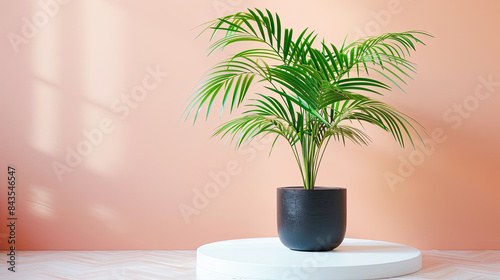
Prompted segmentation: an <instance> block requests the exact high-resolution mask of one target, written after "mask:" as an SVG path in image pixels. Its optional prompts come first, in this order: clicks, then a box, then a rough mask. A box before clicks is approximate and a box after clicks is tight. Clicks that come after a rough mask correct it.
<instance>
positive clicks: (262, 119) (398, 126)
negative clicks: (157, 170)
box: [184, 9, 430, 251]
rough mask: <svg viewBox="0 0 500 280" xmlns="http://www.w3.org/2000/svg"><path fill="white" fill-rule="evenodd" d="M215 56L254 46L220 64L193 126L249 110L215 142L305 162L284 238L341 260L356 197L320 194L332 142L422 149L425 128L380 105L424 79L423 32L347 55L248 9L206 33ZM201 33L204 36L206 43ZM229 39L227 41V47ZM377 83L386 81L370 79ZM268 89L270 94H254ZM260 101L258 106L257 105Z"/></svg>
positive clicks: (282, 223) (334, 191)
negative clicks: (337, 251) (283, 151)
mask: <svg viewBox="0 0 500 280" xmlns="http://www.w3.org/2000/svg"><path fill="white" fill-rule="evenodd" d="M205 32H210V33H211V38H210V40H211V41H212V43H211V45H210V47H209V54H212V53H214V52H216V51H219V50H223V49H224V48H226V47H227V46H229V45H233V44H240V43H249V42H251V43H252V44H247V45H245V46H252V47H251V48H247V49H244V50H243V51H239V52H237V53H236V54H234V55H231V56H230V57H229V58H228V59H226V60H224V61H222V62H220V63H218V64H216V65H215V66H214V67H213V68H212V69H211V70H210V71H209V72H208V73H207V74H206V75H205V76H204V77H203V78H202V79H201V81H200V83H199V84H198V85H197V87H196V88H195V90H194V93H193V94H192V95H191V97H190V98H189V100H188V105H187V107H186V110H185V111H184V115H185V118H186V119H187V118H188V117H189V116H193V119H194V122H196V120H197V118H198V117H199V115H200V114H201V112H202V109H206V113H203V115H205V114H206V117H208V115H209V113H210V112H211V111H212V109H213V108H214V107H213V105H214V103H216V102H217V104H218V106H220V113H221V114H222V112H223V111H224V110H229V111H230V112H232V111H233V110H234V109H235V108H238V107H240V106H245V108H246V110H245V111H244V112H243V113H242V114H241V115H239V116H238V117H236V118H234V119H231V120H229V121H228V122H226V123H224V124H222V125H221V126H219V127H218V128H217V129H216V131H215V133H214V136H220V137H221V138H230V139H231V140H232V141H233V142H234V143H235V145H236V147H240V146H241V145H242V144H244V143H246V142H249V141H251V140H252V139H253V138H255V137H258V136H263V135H273V137H274V142H273V144H272V147H271V149H272V148H273V147H274V144H275V143H276V140H277V139H278V138H280V137H281V138H283V139H285V141H286V142H288V144H289V145H290V147H291V150H292V152H293V155H294V156H295V159H296V161H297V164H298V167H299V170H300V174H301V175H302V186H299V187H282V188H278V192H277V194H278V199H277V201H278V205H277V206H278V207H277V208H278V235H279V237H280V240H281V241H282V243H283V244H284V245H285V246H287V247H289V248H291V249H293V250H305V251H321V250H332V249H334V248H335V247H337V246H339V245H340V244H341V242H342V240H343V239H344V235H345V230H346V189H344V188H326V187H318V186H316V185H315V183H316V178H317V174H318V171H319V167H320V163H321V160H322V158H323V155H324V154H325V150H326V147H327V146H328V143H329V141H330V140H332V139H333V140H336V141H341V142H343V143H344V144H345V143H346V141H352V142H354V143H356V144H360V145H367V144H369V142H370V137H369V136H368V135H367V134H366V133H365V132H364V131H363V124H372V125H375V126H377V127H379V128H381V129H383V130H385V131H387V132H389V133H391V134H392V136H393V137H394V139H395V140H396V141H397V142H398V143H399V144H400V145H401V146H402V147H404V146H405V143H406V142H405V141H408V140H409V141H410V142H411V143H412V145H413V140H412V135H413V136H415V135H418V131H417V130H416V129H415V125H414V124H415V123H416V122H415V121H413V120H412V119H411V118H410V117H408V116H406V115H404V114H403V113H401V112H399V111H397V110H396V109H394V108H392V107H391V106H389V105H387V104H385V103H383V102H381V101H378V100H376V99H374V98H373V96H376V95H382V94H383V92H384V91H388V90H391V86H390V85H395V86H396V87H398V88H400V89H401V87H400V84H402V83H403V84H404V83H405V82H404V78H407V77H410V74H411V73H414V72H415V66H414V64H412V63H411V62H410V61H408V60H407V59H406V56H408V55H409V54H410V52H411V51H414V50H415V47H416V45H418V44H424V43H423V42H422V41H421V40H420V39H419V38H418V37H420V36H430V35H429V34H428V33H426V32H422V31H408V32H401V33H387V34H383V35H381V36H376V37H368V38H363V39H359V40H357V41H355V42H353V43H350V44H346V43H345V42H344V44H342V45H341V46H340V47H337V46H335V45H334V44H328V43H326V42H324V40H323V41H319V40H317V34H316V33H315V32H314V31H309V30H308V29H307V28H306V29H304V30H302V31H301V32H295V31H294V30H293V29H288V28H284V27H283V26H282V24H281V19H280V17H279V16H278V14H272V13H271V12H270V11H268V10H266V11H261V10H259V9H248V11H247V12H239V13H236V14H233V15H229V16H225V17H221V18H217V19H215V20H213V21H210V22H208V23H206V26H205V28H204V29H203V31H202V32H201V33H205ZM201 33H200V34H201ZM218 36H219V37H218ZM372 74H376V78H372V77H370V75H372ZM256 83H260V84H263V86H264V87H263V88H262V89H263V92H252V91H251V88H252V87H251V85H252V84H256ZM250 96H251V97H250Z"/></svg>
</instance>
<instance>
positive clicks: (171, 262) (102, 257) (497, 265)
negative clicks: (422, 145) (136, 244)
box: [0, 251, 500, 280]
mask: <svg viewBox="0 0 500 280" xmlns="http://www.w3.org/2000/svg"><path fill="white" fill-rule="evenodd" d="M5 253H6V252H2V253H1V256H2V257H0V259H1V262H0V279H4V280H8V279H22V280H25V279H26V280H29V279H78V280H79V279H106V280H109V279H116V280H125V279H177V280H194V279H196V251H85V252H84V251H41V252H33V251H20V252H17V260H16V267H15V270H16V272H10V271H8V270H7V268H8V264H7V263H6V260H7V257H6V255H5ZM422 253H423V268H422V270H420V271H419V272H417V273H413V274H410V275H406V276H403V277H397V278H392V279H408V280H410V279H411V280H417V279H449V280H469V279H475V280H476V279H477V280H482V279H491V280H500V251H423V252H422ZM201 279H203V280H205V279H206V280H230V279H231V280H233V279H236V278H232V277H223V276H220V275H213V274H206V275H203V277H202V278H201ZM239 279H240V280H244V279H241V278H239ZM198 280H200V278H199V279H198Z"/></svg>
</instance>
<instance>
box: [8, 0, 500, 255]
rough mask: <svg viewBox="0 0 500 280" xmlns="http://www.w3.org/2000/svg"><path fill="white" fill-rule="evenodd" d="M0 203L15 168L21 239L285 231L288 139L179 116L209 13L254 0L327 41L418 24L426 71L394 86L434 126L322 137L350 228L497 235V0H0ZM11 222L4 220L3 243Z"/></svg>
mask: <svg viewBox="0 0 500 280" xmlns="http://www.w3.org/2000/svg"><path fill="white" fill-rule="evenodd" d="M0 5H1V7H2V8H1V9H0V35H1V36H2V38H3V39H2V40H0V61H1V62H2V66H1V67H0V77H1V80H2V82H1V83H0V120H1V121H0V131H1V135H2V136H1V138H0V139H1V141H0V170H3V171H2V173H1V175H0V181H1V184H0V186H1V190H0V220H1V223H2V224H4V223H5V222H6V219H7V217H8V210H7V208H8V204H7V196H8V195H7V177H8V174H7V166H9V165H13V166H15V168H16V175H17V185H16V213H15V214H16V216H17V217H18V220H17V228H16V240H17V249H19V250H122V249H163V250H168V249H195V248H196V247H198V246H200V245H202V244H205V243H208V242H213V241H218V240H225V239H234V238H248V237H265V236H276V226H275V219H276V217H275V196H276V188H277V187H280V186H288V185H296V184H298V182H300V177H299V173H298V169H297V167H296V166H295V162H294V159H293V156H292V154H291V152H290V151H289V148H288V147H286V146H285V145H281V146H280V145H278V146H277V148H276V149H275V150H274V152H273V154H272V155H271V157H270V158H268V151H269V147H270V143H269V141H267V140H266V139H263V140H261V141H255V142H253V143H252V144H250V145H248V146H245V147H243V148H242V149H241V150H240V151H234V149H233V147H232V146H230V145H225V146H224V145H223V142H221V141H219V140H218V139H211V138H210V135H211V133H212V131H213V129H214V128H215V127H216V126H217V125H218V124H220V123H221V122H222V121H223V120H225V119H227V118H228V116H223V117H222V119H218V118H216V117H211V118H209V120H208V121H207V122H206V123H204V122H199V123H197V124H196V125H195V126H194V127H193V126H192V125H191V124H190V123H183V122H182V121H179V116H180V115H181V113H182V109H183V108H184V101H185V100H186V99H187V98H188V96H189V94H190V92H191V90H192V89H193V87H194V86H195V85H196V84H197V82H198V79H199V78H200V77H201V76H202V74H203V73H204V72H205V71H206V70H208V69H209V67H211V66H212V65H213V64H214V63H215V62H218V61H220V58H222V57H224V56H225V55H226V54H224V53H219V54H216V55H214V56H213V57H209V58H207V57H206V51H205V50H206V47H207V46H208V43H207V39H208V38H207V37H201V38H199V39H196V40H195V37H196V35H197V34H198V33H197V30H193V28H194V27H195V26H197V25H198V24H200V23H203V22H206V21H208V20H211V19H213V18H215V17H217V16H222V15H227V14H229V13H232V12H236V11H238V10H244V9H246V7H263V8H268V9H270V10H271V11H275V12H278V13H279V14H280V16H281V20H282V22H283V23H284V24H285V25H286V26H291V27H294V28H297V29H301V28H303V27H306V26H309V27H310V28H312V29H314V30H316V31H317V32H318V33H319V34H320V36H324V37H325V39H326V40H327V41H332V42H336V43H339V44H340V43H341V42H342V41H343V39H344V36H345V34H349V37H348V38H347V40H348V41H350V40H352V39H357V38H360V37H363V36H365V35H376V34H380V33H383V32H391V31H404V30H415V29H418V30H426V31H428V32H430V33H432V34H433V35H434V36H435V39H432V40H427V42H428V44H427V46H426V47H420V48H419V49H418V51H417V52H416V53H415V54H414V55H413V58H412V59H413V61H415V62H416V63H417V64H418V65H419V67H418V74H417V75H415V79H414V80H410V81H409V82H408V85H407V86H406V87H405V91H406V94H404V93H402V92H398V91H397V90H395V91H394V92H392V93H390V94H389V95H387V96H386V97H384V101H387V102H388V103H390V104H392V105H394V106H395V107H397V108H399V109H400V110H402V111H403V112H405V113H407V114H408V115H410V116H412V117H413V118H415V119H417V120H418V121H419V122H420V123H421V124H423V125H424V127H425V128H426V129H427V132H428V135H426V136H424V140H425V142H426V143H427V149H423V147H422V145H417V147H416V150H412V149H406V150H403V149H400V148H399V147H398V146H397V144H396V143H394V141H393V140H392V139H391V138H390V136H389V135H386V134H384V133H382V132H380V131H377V130H376V129H369V133H370V134H371V135H372V136H373V139H374V143H373V144H372V145H371V146H368V147H356V146H353V145H347V147H346V148H344V147H343V146H342V144H334V145H331V146H330V147H329V150H328V151H327V155H326V156H325V157H326V158H325V160H324V162H323V166H322V171H320V174H319V176H320V177H319V179H318V184H319V185H327V186H344V187H347V188H348V215H349V216H348V232H347V236H348V237H351V238H364V239H376V240H384V241H390V242H397V243H404V244H408V245H411V246H414V247H417V248H419V249H476V250H484V249H497V250H498V249H500V222H499V221H500V206H499V205H500V204H499V203H498V200H499V199H500V188H498V180H497V177H496V175H497V167H498V166H500V157H499V155H500V148H499V146H498V145H497V143H498V141H499V140H500V131H499V130H498V129H497V128H498V126H499V120H500V112H499V111H498V110H497V108H498V107H499V105H500V98H499V97H498V93H499V92H500V70H499V69H500V68H499V67H498V63H500V53H499V52H498V51H497V50H498V49H500V39H499V38H498V36H496V33H494V32H495V31H494V30H495V29H496V27H498V26H499V25H500V19H499V18H498V16H497V15H496V13H497V11H498V9H500V2H498V1H493V0H491V1H487V0H482V1H475V2H471V1H451V0H448V1H430V0H429V1H410V0H378V1H370V2H367V1H358V0H356V1H307V2H306V1H262V0H239V1H229V0H209V1H196V2H195V1H140V2H139V1H129V0H126V1H123V0H91V1H78V0H73V1H62V0H60V1H59V0H57V1H56V0H53V1H48V0H45V1H42V0H39V1H8V2H7V1H3V2H2V3H0ZM8 238H9V231H8V228H7V227H5V226H2V227H1V228H0V249H2V250H5V249H7V248H8V246H9V244H8Z"/></svg>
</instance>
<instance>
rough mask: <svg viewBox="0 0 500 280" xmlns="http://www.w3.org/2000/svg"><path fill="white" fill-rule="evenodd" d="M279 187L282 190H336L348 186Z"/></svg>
mask: <svg viewBox="0 0 500 280" xmlns="http://www.w3.org/2000/svg"><path fill="white" fill-rule="evenodd" d="M278 189H281V190H292V191H335V190H337V191H338V190H346V188H343V187H322V186H315V187H314V189H313V190H306V189H304V187H302V186H291V187H278Z"/></svg>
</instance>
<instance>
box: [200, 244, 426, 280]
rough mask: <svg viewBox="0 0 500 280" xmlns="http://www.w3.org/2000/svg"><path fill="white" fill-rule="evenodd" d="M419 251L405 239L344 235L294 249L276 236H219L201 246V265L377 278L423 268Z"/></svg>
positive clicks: (254, 273)
mask: <svg viewBox="0 0 500 280" xmlns="http://www.w3.org/2000/svg"><path fill="white" fill-rule="evenodd" d="M421 267H422V257H421V254H420V251H419V250H417V249H415V248H413V247H409V246H406V245H401V244H396V243H389V242H382V241H373V240H364V239H350V238H346V239H344V242H343V243H342V245H340V246H339V247H338V248H336V249H335V250H333V251H328V252H300V251H293V250H290V249H288V248H286V247H285V246H283V245H282V244H281V242H280V241H279V239H278V238H277V237H272V238H252V239H237V240H228V241H221V242H215V243H210V244H206V245H203V246H201V247H199V248H198V250H197V268H198V269H199V270H206V271H210V272H215V273H219V274H223V275H227V276H231V277H245V278H254V279H269V280H270V279H272V280H274V279H280V280H281V279H283V280H285V279H286V280H293V279H308V280H333V279H376V278H384V277H395V276H400V275H404V274H409V273H413V272H416V271H418V270H420V268H421Z"/></svg>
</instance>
